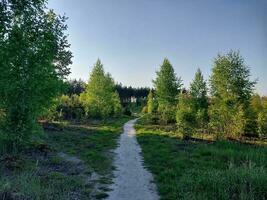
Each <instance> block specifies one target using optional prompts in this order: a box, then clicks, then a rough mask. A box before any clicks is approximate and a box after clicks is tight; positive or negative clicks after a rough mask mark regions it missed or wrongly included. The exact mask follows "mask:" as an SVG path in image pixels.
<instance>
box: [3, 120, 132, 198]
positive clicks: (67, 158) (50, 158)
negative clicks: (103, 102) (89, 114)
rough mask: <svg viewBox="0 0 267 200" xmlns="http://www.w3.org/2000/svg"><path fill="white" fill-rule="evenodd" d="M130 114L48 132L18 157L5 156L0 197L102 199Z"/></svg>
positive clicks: (71, 125)
mask: <svg viewBox="0 0 267 200" xmlns="http://www.w3.org/2000/svg"><path fill="white" fill-rule="evenodd" d="M128 120H129V118H120V119H115V120H109V121H106V122H105V123H103V122H97V121H95V122H94V123H90V124H82V125H73V124H69V125H66V126H65V127H64V128H63V130H58V129H54V130H47V131H46V135H45V137H44V138H43V141H42V142H41V143H38V144H36V145H35V148H30V149H27V150H25V151H24V152H21V153H20V154H19V155H17V156H8V155H5V156H3V155H2V156H1V155H0V199H1V200H7V199H15V200H22V199H23V200H24V199H34V200H35V199H37V200H39V199H40V200H43V199H46V200H48V199H51V200H67V199H75V200H76V199H92V198H94V199H95V198H96V199H101V198H104V197H105V196H106V191H107V188H106V187H105V186H106V185H107V184H109V183H110V179H111V174H112V173H111V172H112V170H113V167H112V154H111V152H110V150H112V149H114V148H115V147H116V144H117V142H116V141H117V138H118V137H119V135H120V133H121V131H122V130H121V128H122V125H123V124H124V123H125V122H126V121H128Z"/></svg>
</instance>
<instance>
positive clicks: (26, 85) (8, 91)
mask: <svg viewBox="0 0 267 200" xmlns="http://www.w3.org/2000/svg"><path fill="white" fill-rule="evenodd" d="M0 13H1V14H0V15H1V21H0V23H1V25H0V70H1V73H0V96H1V99H0V108H1V109H2V110H4V113H5V120H4V124H3V126H1V129H2V132H1V135H0V140H1V142H2V143H4V144H5V145H7V147H9V148H10V149H13V150H14V148H13V147H18V146H20V145H22V144H24V143H26V142H27V141H28V140H29V139H30V138H31V136H32V135H33V134H34V133H36V130H37V129H36V127H37V123H36V121H37V118H38V117H39V116H40V115H41V114H42V113H43V112H44V111H45V110H46V108H47V107H48V106H49V105H50V103H51V101H53V99H54V97H55V96H56V95H58V94H59V91H60V90H61V86H62V80H63V79H64V78H65V77H66V76H67V75H68V74H69V68H68V65H69V64H70V63H71V57H72V54H71V52H70V51H69V50H68V49H69V46H70V45H69V44H68V41H67V37H66V35H65V30H66V29H67V26H66V25H65V21H66V17H61V16H57V15H56V14H55V13H54V12H53V11H52V10H50V11H47V9H46V1H45V0H39V1H35V0H29V1H11V0H5V1H1V2H0Z"/></svg>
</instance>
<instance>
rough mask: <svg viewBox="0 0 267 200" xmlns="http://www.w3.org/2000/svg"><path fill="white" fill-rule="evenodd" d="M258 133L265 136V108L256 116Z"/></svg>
mask: <svg viewBox="0 0 267 200" xmlns="http://www.w3.org/2000/svg"><path fill="white" fill-rule="evenodd" d="M257 124H258V134H259V136H260V137H266V136H267V108H265V109H264V110H262V111H260V112H259V114H258V118H257Z"/></svg>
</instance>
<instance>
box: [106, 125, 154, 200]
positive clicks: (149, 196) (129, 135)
mask: <svg viewBox="0 0 267 200" xmlns="http://www.w3.org/2000/svg"><path fill="white" fill-rule="evenodd" d="M135 122H136V120H131V121H129V122H127V123H126V124H125V125H124V132H123V134H122V135H121V137H120V140H119V146H118V148H117V149H116V150H115V154H116V156H115V167H116V169H117V170H116V171H115V173H114V175H115V178H114V179H113V184H112V185H111V189H112V191H110V192H109V197H108V198H107V200H158V199H159V196H158V194H157V190H156V186H155V184H154V183H153V182H152V181H153V177H152V174H151V173H150V172H149V171H147V170H146V169H145V168H144V166H143V158H142V156H141V154H140V153H141V148H140V146H139V144H138V143H137V140H136V137H135V134H136V132H135V129H134V127H133V126H134V123H135Z"/></svg>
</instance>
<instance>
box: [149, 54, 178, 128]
mask: <svg viewBox="0 0 267 200" xmlns="http://www.w3.org/2000/svg"><path fill="white" fill-rule="evenodd" d="M156 74H157V77H156V80H154V81H153V83H154V87H155V92H156V99H157V101H158V111H159V113H160V115H161V118H162V120H163V121H164V122H165V123H167V122H168V121H174V120H175V110H176V105H177V96H178V94H179V92H180V90H181V86H182V81H181V79H180V78H177V76H176V74H175V72H174V69H173V67H172V65H171V64H170V62H169V60H168V59H164V61H163V64H162V65H161V67H160V70H159V71H157V72H156Z"/></svg>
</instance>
